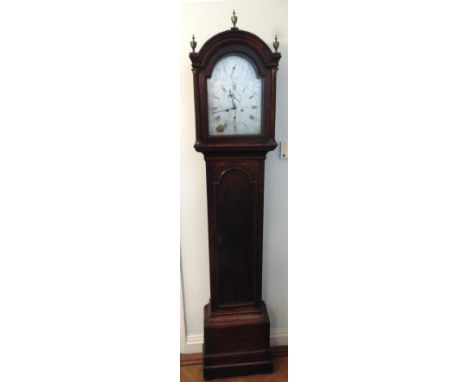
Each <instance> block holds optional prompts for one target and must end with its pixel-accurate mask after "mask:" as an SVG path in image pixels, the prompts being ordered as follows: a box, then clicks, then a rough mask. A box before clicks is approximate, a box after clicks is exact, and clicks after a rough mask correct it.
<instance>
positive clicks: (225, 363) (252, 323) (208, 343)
mask: <svg viewBox="0 0 468 382" xmlns="http://www.w3.org/2000/svg"><path fill="white" fill-rule="evenodd" d="M204 312H205V330H204V344H203V376H204V378H205V379H214V378H222V377H232V376H238V375H249V374H267V373H272V372H273V361H272V358H271V348H270V319H269V317H268V312H267V310H266V306H265V303H264V302H263V301H262V305H261V307H260V308H259V309H257V310H252V311H243V312H242V313H241V312H239V313H231V314H217V313H212V312H211V309H210V304H208V305H205V308H204Z"/></svg>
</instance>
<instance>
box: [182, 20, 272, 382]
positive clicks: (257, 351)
mask: <svg viewBox="0 0 468 382" xmlns="http://www.w3.org/2000/svg"><path fill="white" fill-rule="evenodd" d="M194 45H195V46H196V43H194V44H192V48H193V50H194V52H192V53H190V55H189V57H190V59H191V61H192V72H193V80H194V96H195V116H196V142H195V145H194V147H195V149H196V150H197V151H199V152H201V153H203V154H204V158H205V162H206V181H207V198H208V231H209V263H210V294H211V299H210V301H209V303H208V304H207V305H206V306H205V307H204V344H203V374H204V377H205V379H212V378H219V377H229V376H235V375H247V374H256V373H271V372H272V371H273V363H272V358H271V348H270V319H269V316H268V312H267V308H266V305H265V303H264V302H263V301H262V251H263V193H264V162H265V158H266V154H267V152H268V151H271V150H274V149H275V148H276V146H277V143H276V141H275V111H276V105H275V103H276V73H277V70H278V61H279V59H280V58H281V54H280V53H277V52H275V53H273V52H272V51H271V50H270V48H269V47H268V45H266V43H265V42H264V41H263V40H261V39H260V38H259V37H257V36H256V35H254V34H252V33H249V32H246V31H241V30H239V29H238V28H235V27H233V28H231V29H230V30H227V31H224V32H221V33H219V34H216V35H215V36H213V37H211V38H210V39H209V40H208V41H207V42H206V43H205V44H204V45H203V46H202V48H201V49H200V51H199V52H198V53H196V52H195V48H194ZM276 48H277V46H276V47H275V50H276ZM231 54H238V55H243V56H244V57H247V58H248V59H250V60H251V62H252V63H253V64H254V66H255V68H256V70H257V73H258V75H259V76H260V78H262V79H263V87H262V92H263V94H262V126H261V132H260V134H258V135H243V136H241V135H237V136H210V135H209V129H208V99H207V78H209V77H210V76H211V73H212V71H213V68H214V66H215V64H216V63H217V62H218V60H219V59H221V58H222V57H223V56H225V55H231Z"/></svg>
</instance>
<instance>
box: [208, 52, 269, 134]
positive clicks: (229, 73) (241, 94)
mask: <svg viewBox="0 0 468 382" xmlns="http://www.w3.org/2000/svg"><path fill="white" fill-rule="evenodd" d="M207 88H208V130H209V135H210V136H228V135H255V134H260V133H261V127H262V89H263V81H262V79H261V78H260V77H259V76H258V75H257V71H256V70H255V67H254V65H253V64H252V63H251V62H250V60H248V59H247V58H245V57H243V56H239V55H229V56H224V57H223V58H221V59H220V60H219V61H218V62H217V63H216V65H215V67H214V68H213V73H212V75H211V78H208V80H207Z"/></svg>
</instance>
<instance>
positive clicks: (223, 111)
mask: <svg viewBox="0 0 468 382" xmlns="http://www.w3.org/2000/svg"><path fill="white" fill-rule="evenodd" d="M229 110H235V109H234V108H233V107H231V108H229V109H223V110H218V111H212V112H211V114H214V113H225V112H227V111H229Z"/></svg>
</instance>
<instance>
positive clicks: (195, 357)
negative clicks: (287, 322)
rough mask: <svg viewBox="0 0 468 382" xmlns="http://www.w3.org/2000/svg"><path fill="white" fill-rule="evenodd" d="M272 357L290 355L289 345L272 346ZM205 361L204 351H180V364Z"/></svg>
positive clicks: (195, 363) (186, 364)
mask: <svg viewBox="0 0 468 382" xmlns="http://www.w3.org/2000/svg"><path fill="white" fill-rule="evenodd" d="M271 355H272V357H285V356H287V355H288V345H284V346H272V348H271ZM202 363H203V353H193V354H183V353H180V366H188V365H200V364H202Z"/></svg>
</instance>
